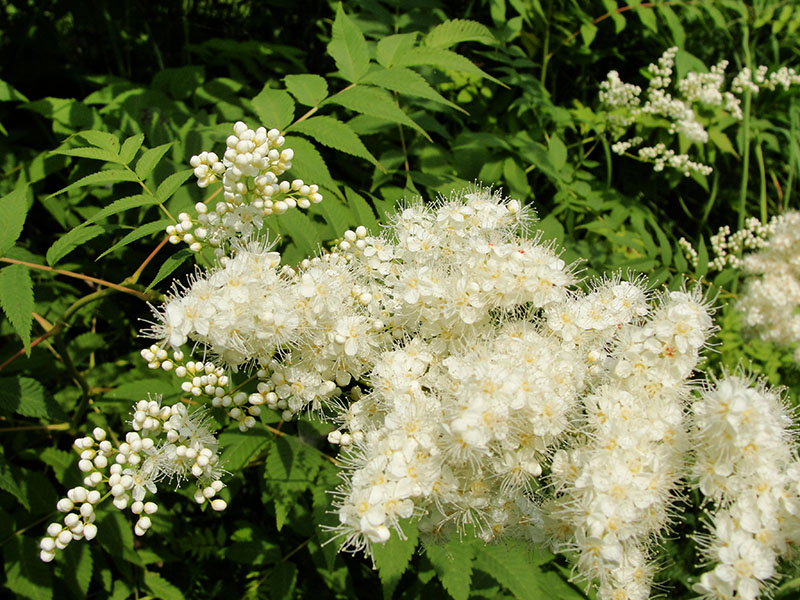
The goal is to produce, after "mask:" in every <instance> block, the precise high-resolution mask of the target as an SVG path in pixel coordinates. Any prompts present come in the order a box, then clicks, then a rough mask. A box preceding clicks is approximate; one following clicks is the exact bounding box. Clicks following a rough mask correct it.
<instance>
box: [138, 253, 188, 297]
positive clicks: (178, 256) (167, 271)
mask: <svg viewBox="0 0 800 600" xmlns="http://www.w3.org/2000/svg"><path fill="white" fill-rule="evenodd" d="M193 254H194V252H192V251H191V250H189V249H188V248H182V249H181V250H178V251H177V252H176V253H175V254H173V255H172V256H170V257H169V258H168V259H167V260H165V261H164V263H163V264H162V265H161V267H160V268H159V269H158V273H156V276H155V277H154V278H153V281H151V282H150V285H148V286H147V289H148V290H149V289H151V288H152V287H153V286H154V285H156V284H157V283H159V282H160V281H161V280H163V279H165V278H166V277H169V276H170V275H171V274H172V272H173V271H174V270H175V269H177V268H178V267H180V266H181V265H182V264H183V263H185V262H186V261H187V260H188V258H189V257H190V256H192V255H193Z"/></svg>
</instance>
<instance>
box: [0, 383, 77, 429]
mask: <svg viewBox="0 0 800 600" xmlns="http://www.w3.org/2000/svg"><path fill="white" fill-rule="evenodd" d="M0 411H2V412H4V413H6V414H11V413H17V414H19V415H22V416H23V417H34V418H48V419H50V420H52V421H58V420H61V419H64V418H65V417H66V415H65V414H64V411H63V410H62V408H61V407H60V406H59V405H58V404H56V402H55V401H54V400H53V399H52V398H51V397H50V396H49V395H48V394H47V393H46V392H45V389H44V386H43V385H42V384H41V383H39V382H38V381H36V380H35V379H31V378H30V377H0Z"/></svg>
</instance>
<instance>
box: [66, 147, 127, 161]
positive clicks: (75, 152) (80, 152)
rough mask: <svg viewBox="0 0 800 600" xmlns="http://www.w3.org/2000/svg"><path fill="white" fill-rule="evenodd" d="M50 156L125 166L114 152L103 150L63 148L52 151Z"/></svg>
mask: <svg viewBox="0 0 800 600" xmlns="http://www.w3.org/2000/svg"><path fill="white" fill-rule="evenodd" d="M51 154H63V155H65V156H77V157H79V158H91V159H92V160H102V161H103V162H111V163H116V164H118V165H121V164H125V163H124V161H123V160H122V159H121V158H120V157H119V155H118V154H117V153H116V152H111V151H109V150H104V149H103V148H89V147H86V148H64V149H56V150H53V151H52V152H51Z"/></svg>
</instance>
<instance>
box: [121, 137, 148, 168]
mask: <svg viewBox="0 0 800 600" xmlns="http://www.w3.org/2000/svg"><path fill="white" fill-rule="evenodd" d="M142 142H144V134H143V133H140V134H139V135H132V136H131V137H129V138H128V139H126V140H125V141H124V142H122V148H121V149H120V151H119V158H120V160H121V161H122V163H123V164H125V165H127V164H128V163H129V162H131V161H132V160H133V157H134V156H136V153H137V152H138V151H139V148H141V147H142Z"/></svg>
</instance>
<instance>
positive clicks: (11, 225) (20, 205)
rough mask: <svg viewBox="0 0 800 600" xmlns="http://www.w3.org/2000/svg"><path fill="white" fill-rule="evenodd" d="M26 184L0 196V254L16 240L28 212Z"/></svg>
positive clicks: (7, 249)
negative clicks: (0, 225) (0, 224)
mask: <svg viewBox="0 0 800 600" xmlns="http://www.w3.org/2000/svg"><path fill="white" fill-rule="evenodd" d="M27 192H28V186H19V187H17V188H16V189H15V190H14V191H13V192H11V193H10V194H6V195H5V196H3V197H2V198H0V223H2V224H3V226H2V227H0V256H2V255H4V254H5V253H6V252H8V251H9V249H10V248H11V247H12V246H13V245H14V244H15V243H16V242H17V239H18V238H19V235H20V233H22V227H23V225H24V224H25V217H26V216H27V214H28V207H29V204H28V199H27V198H26V195H27Z"/></svg>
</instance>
